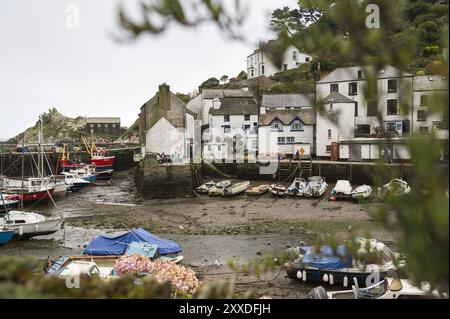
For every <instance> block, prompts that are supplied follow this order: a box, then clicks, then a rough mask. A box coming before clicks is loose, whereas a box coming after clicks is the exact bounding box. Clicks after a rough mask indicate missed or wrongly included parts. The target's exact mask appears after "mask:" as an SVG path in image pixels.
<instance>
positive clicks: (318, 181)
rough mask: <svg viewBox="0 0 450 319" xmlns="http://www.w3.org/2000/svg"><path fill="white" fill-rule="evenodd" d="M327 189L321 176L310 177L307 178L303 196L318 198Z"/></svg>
mask: <svg viewBox="0 0 450 319" xmlns="http://www.w3.org/2000/svg"><path fill="white" fill-rule="evenodd" d="M327 188H328V184H327V183H326V182H325V179H324V178H323V177H321V176H311V177H310V178H308V185H307V187H306V189H305V192H304V196H306V197H320V196H322V195H323V194H324V193H325V191H326V190H327Z"/></svg>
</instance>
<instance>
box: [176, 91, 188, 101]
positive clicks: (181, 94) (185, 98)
mask: <svg viewBox="0 0 450 319" xmlns="http://www.w3.org/2000/svg"><path fill="white" fill-rule="evenodd" d="M175 95H176V96H178V97H179V98H180V100H182V101H183V102H184V103H187V102H189V101H190V100H191V97H190V96H189V94H184V93H180V92H177V93H175Z"/></svg>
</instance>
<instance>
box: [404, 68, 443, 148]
mask: <svg viewBox="0 0 450 319" xmlns="http://www.w3.org/2000/svg"><path fill="white" fill-rule="evenodd" d="M447 91H448V87H447V81H446V80H445V79H444V78H442V77H441V76H435V75H424V76H415V77H414V80H413V108H414V109H413V133H414V134H429V133H431V132H432V131H434V132H435V133H436V134H437V137H438V138H446V139H448V127H447V128H446V127H444V126H443V119H444V114H442V112H441V111H442V110H439V111H438V110H436V107H435V105H436V104H438V103H442V101H439V99H440V98H442V95H445V94H447Z"/></svg>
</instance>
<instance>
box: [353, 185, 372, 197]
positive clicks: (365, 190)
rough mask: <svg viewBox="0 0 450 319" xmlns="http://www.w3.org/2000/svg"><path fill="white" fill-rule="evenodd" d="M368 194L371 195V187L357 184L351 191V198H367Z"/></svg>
mask: <svg viewBox="0 0 450 319" xmlns="http://www.w3.org/2000/svg"><path fill="white" fill-rule="evenodd" d="M370 195H372V187H370V186H369V185H361V186H358V187H356V188H355V189H354V190H353V191H352V198H354V199H367V198H369V197H370Z"/></svg>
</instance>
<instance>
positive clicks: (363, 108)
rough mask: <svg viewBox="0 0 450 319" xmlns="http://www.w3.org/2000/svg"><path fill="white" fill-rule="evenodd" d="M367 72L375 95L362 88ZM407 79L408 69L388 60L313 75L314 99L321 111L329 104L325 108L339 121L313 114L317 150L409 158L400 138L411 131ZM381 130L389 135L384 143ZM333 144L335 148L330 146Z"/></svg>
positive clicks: (365, 85) (361, 156) (345, 156)
mask: <svg viewBox="0 0 450 319" xmlns="http://www.w3.org/2000/svg"><path fill="white" fill-rule="evenodd" d="M369 74H371V75H372V76H374V81H373V83H376V85H375V86H374V91H375V90H376V93H375V94H373V96H376V98H373V99H371V100H368V99H367V98H366V94H365V93H366V91H367V90H368V89H369V88H368V83H369V81H368V75H369ZM371 83H372V82H371ZM412 85H413V75H412V74H409V73H405V72H401V71H399V70H398V69H396V68H394V67H391V66H386V67H385V68H384V69H383V70H380V71H378V72H375V71H374V69H373V68H372V67H361V66H355V67H346V68H337V69H336V70H334V71H333V72H331V73H330V74H328V75H327V76H325V77H324V78H323V79H321V80H320V81H318V82H317V83H316V100H317V102H320V103H321V104H322V105H323V106H324V107H325V111H327V107H328V108H329V107H330V106H331V107H332V108H333V110H330V109H328V112H332V115H335V116H336V118H337V120H338V121H339V124H344V125H343V127H342V128H341V129H340V130H339V129H338V126H336V125H335V124H334V123H333V121H327V120H326V119H325V118H326V117H327V114H326V113H322V114H318V115H317V156H322V157H329V156H331V155H332V153H338V158H340V159H350V160H373V159H377V158H378V157H379V155H380V154H382V155H383V154H386V155H390V156H391V159H408V158H409V154H408V153H407V151H406V148H405V147H403V145H402V142H401V140H402V138H404V137H408V136H410V135H411V133H412V132H411V131H412V129H411V126H412V122H413V114H412ZM336 108H338V110H339V114H338V112H337V109H336ZM350 108H352V110H350ZM340 117H342V118H343V119H340ZM330 131H331V136H330V134H329V133H330ZM335 132H336V133H335ZM336 134H338V135H336ZM383 134H384V135H383ZM386 134H387V135H389V137H391V139H389V143H388V144H389V145H386V143H384V142H387V140H386V139H385V138H386V136H387V135H386ZM332 144H333V145H335V146H333V147H338V148H339V150H338V151H333V152H332V149H331V148H332ZM380 145H381V147H380Z"/></svg>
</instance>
